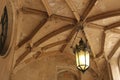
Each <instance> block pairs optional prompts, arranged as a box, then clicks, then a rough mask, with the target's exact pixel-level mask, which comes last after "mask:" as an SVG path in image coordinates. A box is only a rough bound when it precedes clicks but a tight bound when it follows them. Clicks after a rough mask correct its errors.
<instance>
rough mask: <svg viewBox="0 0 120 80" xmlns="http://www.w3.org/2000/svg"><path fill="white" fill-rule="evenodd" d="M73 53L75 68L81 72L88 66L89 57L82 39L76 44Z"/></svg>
mask: <svg viewBox="0 0 120 80" xmlns="http://www.w3.org/2000/svg"><path fill="white" fill-rule="evenodd" d="M74 53H75V55H76V64H77V68H78V69H79V70H81V71H82V72H85V71H86V70H87V69H88V68H89V64H90V61H89V60H90V57H89V49H88V47H87V45H86V44H85V43H84V42H83V40H82V39H81V40H80V42H79V45H77V44H76V46H75V48H74Z"/></svg>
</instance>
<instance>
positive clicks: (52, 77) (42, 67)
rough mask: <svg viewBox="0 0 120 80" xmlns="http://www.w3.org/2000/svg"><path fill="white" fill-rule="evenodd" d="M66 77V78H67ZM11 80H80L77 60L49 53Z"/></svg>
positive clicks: (58, 53) (17, 73) (14, 75)
mask: <svg viewBox="0 0 120 80" xmlns="http://www.w3.org/2000/svg"><path fill="white" fill-rule="evenodd" d="M65 76H66V77H65ZM11 78H12V79H11V80H80V72H79V71H78V70H77V69H76V67H75V60H73V59H71V58H70V57H68V54H62V53H60V52H56V53H49V54H47V55H45V56H44V55H43V56H41V57H40V58H39V59H38V60H37V59H36V60H35V61H32V62H31V63H29V64H27V65H26V66H25V67H24V68H22V69H21V70H19V71H17V72H16V73H14V74H13V75H12V77H11Z"/></svg>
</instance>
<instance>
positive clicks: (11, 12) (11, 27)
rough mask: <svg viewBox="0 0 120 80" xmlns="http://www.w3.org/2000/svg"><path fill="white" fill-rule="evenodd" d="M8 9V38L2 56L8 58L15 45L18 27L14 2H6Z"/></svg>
mask: <svg viewBox="0 0 120 80" xmlns="http://www.w3.org/2000/svg"><path fill="white" fill-rule="evenodd" d="M6 9H7V15H8V31H7V38H6V42H5V45H4V48H3V55H2V56H1V57H2V58H6V57H7V56H8V54H9V53H10V51H11V48H12V46H13V42H14V40H15V39H14V38H15V34H16V32H15V31H16V30H15V29H16V28H15V27H14V26H15V10H14V7H13V4H12V2H11V1H7V2H6Z"/></svg>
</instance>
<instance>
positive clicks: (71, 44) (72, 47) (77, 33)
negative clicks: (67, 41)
mask: <svg viewBox="0 0 120 80" xmlns="http://www.w3.org/2000/svg"><path fill="white" fill-rule="evenodd" d="M78 32H79V30H77V32H76V34H75V37H74V39H73V41H72V44H71V48H73V44H74V42H75V39H76V38H77V35H78Z"/></svg>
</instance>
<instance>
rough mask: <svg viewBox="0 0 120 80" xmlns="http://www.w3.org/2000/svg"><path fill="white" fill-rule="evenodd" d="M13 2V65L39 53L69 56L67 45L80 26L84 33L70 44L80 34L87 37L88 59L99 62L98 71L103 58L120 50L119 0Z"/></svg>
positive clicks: (112, 56) (108, 58)
mask: <svg viewBox="0 0 120 80" xmlns="http://www.w3.org/2000/svg"><path fill="white" fill-rule="evenodd" d="M13 1H14V2H13V3H14V8H15V10H16V15H17V17H16V18H17V20H18V21H17V22H18V23H17V26H18V27H17V28H18V29H17V40H16V52H15V55H14V56H15V60H14V64H15V67H17V66H18V65H19V64H20V63H24V62H25V61H26V60H27V61H28V62H30V60H32V58H35V59H37V58H38V57H40V55H41V54H42V53H50V52H53V51H60V52H62V53H71V55H72V54H73V52H72V49H71V48H70V47H71V45H72V42H73V39H74V37H75V34H76V32H77V30H78V28H81V27H82V26H83V30H84V32H82V31H81V32H80V33H79V35H78V36H77V39H76V40H75V43H74V44H73V45H75V44H76V43H77V42H78V41H79V40H80V38H81V37H82V38H83V39H84V38H87V40H88V44H89V45H90V47H91V50H92V53H91V54H90V55H91V59H92V60H93V61H95V63H96V62H98V63H96V66H99V68H100V70H101V68H103V66H101V64H102V65H103V64H105V58H106V59H107V60H111V58H116V57H117V56H118V55H119V53H120V52H119V51H120V48H119V47H120V4H119V3H120V0H36V1H34V0H21V1H19V0H13ZM114 4H115V5H114ZM116 51H118V52H116ZM91 64H92V63H91ZM93 67H94V65H93ZM93 71H94V70H93Z"/></svg>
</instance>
